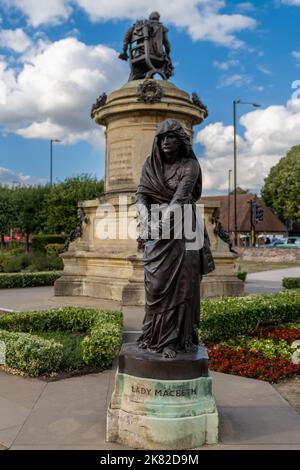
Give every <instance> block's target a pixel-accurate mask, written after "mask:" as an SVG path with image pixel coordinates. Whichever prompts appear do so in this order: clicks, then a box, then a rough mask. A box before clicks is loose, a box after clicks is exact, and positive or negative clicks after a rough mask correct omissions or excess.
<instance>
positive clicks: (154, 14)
mask: <svg viewBox="0 0 300 470" xmlns="http://www.w3.org/2000/svg"><path fill="white" fill-rule="evenodd" d="M149 20H150V21H159V20H160V14H159V13H158V11H153V12H152V13H151V14H150V15H149Z"/></svg>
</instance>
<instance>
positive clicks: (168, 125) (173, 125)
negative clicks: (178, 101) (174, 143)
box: [155, 119, 196, 158]
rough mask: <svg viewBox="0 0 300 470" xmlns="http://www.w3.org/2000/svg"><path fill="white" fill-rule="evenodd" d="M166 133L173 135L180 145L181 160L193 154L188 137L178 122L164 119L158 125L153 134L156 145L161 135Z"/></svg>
mask: <svg viewBox="0 0 300 470" xmlns="http://www.w3.org/2000/svg"><path fill="white" fill-rule="evenodd" d="M168 133H172V134H173V135H175V136H176V137H177V139H178V140H179V142H180V143H181V151H182V158H185V157H191V153H192V154H194V152H193V150H192V145H191V139H190V136H189V135H188V134H187V133H186V132H185V130H184V129H183V127H182V125H181V124H180V123H179V122H178V121H175V119H166V120H165V121H163V122H161V123H160V124H158V126H157V129H156V133H155V137H156V139H157V141H158V143H160V142H159V141H160V140H161V138H162V137H163V135H165V134H168ZM192 158H193V156H192ZM195 158H196V157H195Z"/></svg>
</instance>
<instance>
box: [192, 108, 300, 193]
mask: <svg viewBox="0 0 300 470" xmlns="http://www.w3.org/2000/svg"><path fill="white" fill-rule="evenodd" d="M240 123H241V124H242V126H244V128H245V133H244V136H238V139H237V146H238V157H237V161H238V178H237V180H238V185H239V186H241V187H243V188H245V189H251V190H253V191H256V192H259V190H260V189H261V187H262V185H263V182H264V177H266V176H267V175H268V173H269V171H270V169H271V167H272V166H274V165H275V164H276V163H277V162H278V161H279V160H280V158H282V157H283V156H284V155H285V154H286V153H287V151H288V150H289V149H290V147H292V146H293V145H296V144H299V143H300V138H299V127H300V100H294V101H289V102H288V103H287V104H286V106H269V107H268V108H266V109H260V110H255V111H251V112H249V113H247V114H244V115H243V116H242V117H241V119H240ZM196 141H197V142H200V143H201V144H202V145H203V149H204V151H203V158H201V160H200V163H201V166H202V169H203V175H204V189H205V191H206V192H207V193H214V194H216V193H217V192H219V191H223V192H226V191H227V187H228V176H227V175H228V170H229V169H230V168H233V126H225V125H224V124H223V123H222V122H216V123H213V124H209V125H208V126H206V127H205V128H204V129H203V130H201V131H200V132H198V134H197V136H196Z"/></svg>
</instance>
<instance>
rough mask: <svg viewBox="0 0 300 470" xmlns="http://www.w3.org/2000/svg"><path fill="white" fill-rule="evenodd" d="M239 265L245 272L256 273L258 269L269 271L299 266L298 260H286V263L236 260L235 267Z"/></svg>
mask: <svg viewBox="0 0 300 470" xmlns="http://www.w3.org/2000/svg"><path fill="white" fill-rule="evenodd" d="M238 265H240V271H242V272H243V271H246V272H247V273H257V272H260V271H271V270H275V269H285V268H295V267H297V266H299V267H300V263H299V262H292V261H290V262H286V263H272V262H266V261H237V262H236V267H237V266H238Z"/></svg>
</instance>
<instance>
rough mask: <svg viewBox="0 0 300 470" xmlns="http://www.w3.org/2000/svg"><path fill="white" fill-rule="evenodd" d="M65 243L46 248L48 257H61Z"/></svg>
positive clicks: (51, 244) (50, 245)
mask: <svg viewBox="0 0 300 470" xmlns="http://www.w3.org/2000/svg"><path fill="white" fill-rule="evenodd" d="M64 246H65V245H64V244H63V243H49V245H46V246H45V250H46V252H47V255H48V256H59V255H60V254H61V253H62V252H63V250H64Z"/></svg>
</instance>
